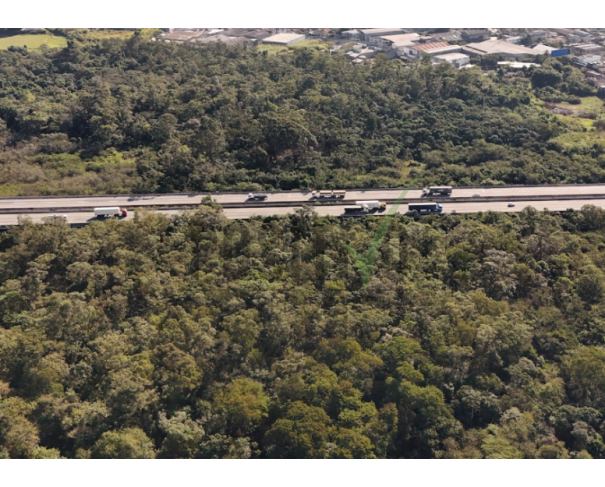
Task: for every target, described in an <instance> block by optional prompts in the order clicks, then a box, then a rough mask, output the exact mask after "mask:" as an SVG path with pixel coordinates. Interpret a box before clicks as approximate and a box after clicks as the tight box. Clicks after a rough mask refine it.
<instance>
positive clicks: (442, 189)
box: [422, 186, 452, 197]
mask: <svg viewBox="0 0 605 487" xmlns="http://www.w3.org/2000/svg"><path fill="white" fill-rule="evenodd" d="M451 194H452V187H451V186H431V187H429V188H424V189H423V190H422V196H423V197H426V196H435V195H437V196H451Z"/></svg>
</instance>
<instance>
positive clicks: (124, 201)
mask: <svg viewBox="0 0 605 487" xmlns="http://www.w3.org/2000/svg"><path fill="white" fill-rule="evenodd" d="M402 191H403V189H401V188H398V189H366V190H347V194H346V198H345V199H346V201H347V202H349V203H352V202H354V201H356V200H395V199H397V198H398V197H399V195H400V194H401V192H402ZM421 192H422V189H421V188H412V189H410V190H409V191H408V194H407V195H406V198H405V199H406V200H408V199H419V198H420V197H421ZM247 194H248V193H216V194H211V195H210V196H211V197H212V199H213V200H215V201H216V202H217V203H220V204H227V205H237V204H242V205H243V204H250V203H251V202H247ZM268 194H269V197H268V198H267V200H265V202H264V203H263V204H264V205H267V206H270V205H271V203H277V204H280V203H285V204H294V203H301V204H302V203H309V202H313V201H314V199H313V198H312V196H311V192H310V191H282V192H275V193H268ZM475 194H478V195H480V197H481V198H496V197H500V198H522V197H524V196H527V197H532V198H535V197H536V196H540V197H543V198H550V197H559V198H560V197H563V196H570V197H574V196H575V197H581V196H583V195H586V196H588V195H592V197H595V196H603V197H604V198H605V184H586V185H555V186H492V187H454V190H453V193H452V197H453V198H471V197H472V196H473V195H475ZM207 195H209V194H208V193H191V194H150V195H115V196H114V195H102V196H58V197H19V198H0V213H2V212H3V211H5V212H15V211H19V210H27V211H32V210H45V209H54V208H65V209H73V210H76V209H78V208H94V207H98V206H122V207H126V208H129V207H144V206H152V207H161V206H167V207H174V206H196V205H199V204H200V202H201V201H202V199H203V198H204V196H207ZM437 198H439V197H436V199H435V201H437Z"/></svg>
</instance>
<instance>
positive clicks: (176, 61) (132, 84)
mask: <svg viewBox="0 0 605 487" xmlns="http://www.w3.org/2000/svg"><path fill="white" fill-rule="evenodd" d="M68 43H69V45H68V47H67V48H65V49H62V50H50V51H45V52H30V51H29V50H25V49H16V48H11V50H9V51H3V52H0V185H4V186H0V187H2V194H3V195H25V194H32V195H33V194H67V193H72V194H73V193H115V192H122V193H123V192H138V193H141V192H173V191H216V190H229V189H231V190H254V189H263V188H264V189H270V188H281V189H294V188H311V187H314V188H315V187H334V188H336V187H384V186H391V187H393V186H398V185H401V184H403V183H405V182H407V181H409V180H410V179H411V178H412V177H416V178H417V180H418V183H419V184H428V183H435V184H437V183H440V184H458V185H469V184H540V183H563V182H568V183H589V182H592V183H594V182H603V181H605V170H604V168H603V166H604V146H603V141H602V140H601V138H600V137H596V136H595V137H592V136H591V134H590V133H588V132H587V133H586V134H587V137H589V138H588V139H586V140H587V141H588V143H583V141H582V140H580V141H578V138H580V139H582V137H583V135H582V132H583V129H584V128H583V127H580V128H579V129H578V130H576V129H574V127H573V126H571V125H570V124H569V123H568V122H567V120H566V119H571V118H572V117H561V116H560V115H555V114H554V113H552V112H551V111H550V110H548V109H547V108H545V107H544V106H543V102H548V103H551V104H556V103H559V104H560V103H574V104H576V106H579V107H581V106H583V105H581V104H580V105H577V103H582V100H587V102H586V103H585V105H586V104H589V105H590V106H591V107H593V108H594V106H595V103H598V100H597V99H596V98H594V97H592V98H591V96H592V95H594V89H593V88H592V87H590V86H588V85H586V84H585V83H584V81H583V75H582V74H581V73H580V72H579V71H578V70H577V69H575V68H574V67H573V66H571V65H568V64H566V63H567V61H564V60H563V61H561V60H552V59H550V60H549V59H544V60H543V62H544V66H542V67H540V68H531V69H530V70H528V71H527V72H521V73H516V74H513V73H505V72H502V71H497V72H492V73H493V74H492V75H490V76H485V75H484V74H483V73H482V72H481V70H480V69H478V68H476V69H469V70H461V71H456V70H454V69H453V68H452V67H450V66H449V65H439V66H437V67H433V66H431V65H430V64H421V65H419V66H411V67H406V66H402V65H401V64H400V63H399V62H398V61H387V60H386V59H382V58H380V57H378V58H377V59H376V60H375V62H374V64H373V66H354V65H352V64H351V63H350V62H349V61H347V60H346V59H344V58H343V57H341V56H339V55H337V54H332V55H331V54H329V53H327V52H321V51H318V50H317V49H314V48H304V47H303V48H297V49H291V50H286V51H285V52H282V53H280V54H279V55H276V56H271V55H266V54H265V52H264V47H263V46H259V47H257V48H251V49H244V48H241V47H227V46H224V45H208V46H203V47H199V46H197V47H196V46H187V45H167V44H163V43H160V42H150V41H148V40H147V37H146V36H145V35H143V33H141V32H137V33H135V34H134V35H133V36H132V37H131V38H130V39H128V40H126V41H125V40H120V39H93V38H90V37H86V35H84V34H82V35H80V34H78V33H77V32H76V34H73V35H71V37H70V38H69V40H68ZM588 101H590V103H588ZM595 116H596V117H597V118H598V117H601V116H602V115H601V114H600V113H597V114H596V115H595ZM574 121H575V120H574ZM596 121H597V120H596V119H595V120H590V123H591V124H593V123H596ZM591 127H592V126H591ZM587 130H588V129H587ZM590 130H592V128H590ZM566 134H572V137H571V139H565V138H561V137H564V136H565V135H566Z"/></svg>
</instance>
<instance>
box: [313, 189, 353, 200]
mask: <svg viewBox="0 0 605 487" xmlns="http://www.w3.org/2000/svg"><path fill="white" fill-rule="evenodd" d="M346 193H347V192H346V190H344V189H327V190H322V191H313V192H312V193H311V197H313V198H341V199H342V198H344V197H345V194H346Z"/></svg>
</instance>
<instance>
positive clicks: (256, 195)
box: [248, 193, 269, 201]
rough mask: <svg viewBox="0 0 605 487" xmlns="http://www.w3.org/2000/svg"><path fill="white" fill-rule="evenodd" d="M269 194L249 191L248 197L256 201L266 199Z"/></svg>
mask: <svg viewBox="0 0 605 487" xmlns="http://www.w3.org/2000/svg"><path fill="white" fill-rule="evenodd" d="M268 196H269V195H268V194H267V193H249V194H248V199H249V200H255V201H264V200H266V199H267V197H268Z"/></svg>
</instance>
